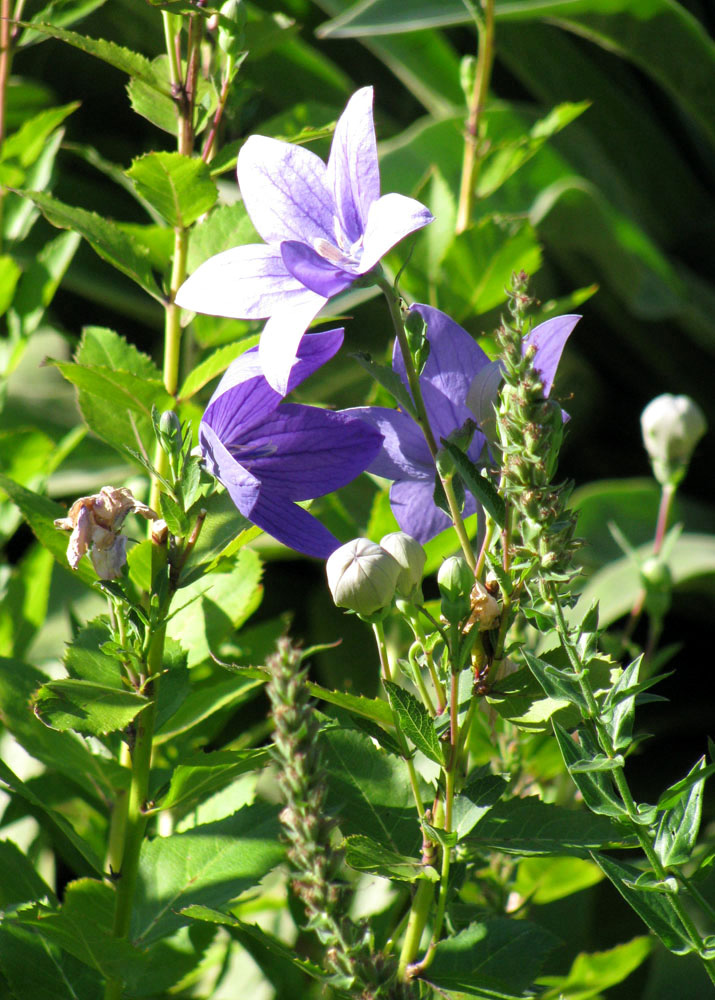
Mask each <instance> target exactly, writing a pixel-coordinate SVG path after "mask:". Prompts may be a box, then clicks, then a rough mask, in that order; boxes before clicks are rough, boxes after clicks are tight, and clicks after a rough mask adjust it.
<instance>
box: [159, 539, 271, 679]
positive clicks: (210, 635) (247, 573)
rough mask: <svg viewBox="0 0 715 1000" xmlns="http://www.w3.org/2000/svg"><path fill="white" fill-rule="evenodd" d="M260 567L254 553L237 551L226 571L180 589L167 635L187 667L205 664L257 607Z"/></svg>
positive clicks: (259, 594) (259, 601) (261, 590)
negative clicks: (184, 654) (185, 655)
mask: <svg viewBox="0 0 715 1000" xmlns="http://www.w3.org/2000/svg"><path fill="white" fill-rule="evenodd" d="M261 574H262V567H261V561H260V558H259V556H258V554H257V553H256V552H254V551H253V550H252V549H245V548H244V549H241V551H240V552H239V554H238V557H237V559H236V560H235V563H233V564H232V565H231V567H230V569H228V571H223V572H219V571H216V572H214V573H212V574H211V575H210V576H209V577H202V578H201V579H199V580H196V581H195V582H194V583H192V584H190V585H189V586H188V587H184V588H183V589H182V590H181V591H180V593H179V597H178V598H177V599H176V601H175V602H174V603H175V607H176V610H175V611H174V612H173V614H172V616H171V618H170V620H169V625H168V630H167V634H168V635H169V636H171V638H173V639H176V640H177V642H179V643H181V645H182V646H183V647H184V649H186V650H187V652H188V666H189V667H192V666H195V665H196V664H198V663H202V662H203V661H204V660H207V659H208V658H209V656H210V655H211V653H212V652H214V653H215V652H217V651H218V647H219V645H220V643H221V642H222V641H223V640H224V639H227V638H228V637H229V636H230V635H232V634H233V632H234V631H235V630H236V629H237V628H238V627H239V626H240V625H241V624H243V622H244V621H245V620H246V619H247V618H248V617H249V616H250V615H252V614H253V612H254V611H255V610H256V608H257V607H258V605H259V604H260V603H261V598H262V596H263V587H262V586H261Z"/></svg>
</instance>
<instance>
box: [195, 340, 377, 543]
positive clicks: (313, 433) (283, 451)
mask: <svg viewBox="0 0 715 1000" xmlns="http://www.w3.org/2000/svg"><path fill="white" fill-rule="evenodd" d="M342 342H343V331H342V330H327V331H325V332H324V333H315V334H306V335H305V336H303V338H302V340H301V341H300V343H299V345H298V349H297V359H296V360H295V361H294V363H293V367H292V369H291V372H290V376H289V379H288V390H289V391H290V390H292V389H294V388H295V387H296V386H297V385H299V384H300V383H301V382H302V381H303V380H304V379H306V378H307V377H308V376H309V375H311V374H312V373H313V372H314V371H316V369H318V368H319V367H320V366H321V365H322V364H324V363H325V362H326V361H328V360H330V358H332V357H333V355H334V354H335V353H336V352H337V351H338V350H339V349H340V345H341V344H342ZM282 399H283V397H282V395H281V394H280V393H278V392H276V391H275V389H273V388H271V386H270V385H269V384H268V382H267V380H266V378H265V376H264V374H263V372H262V370H261V367H260V363H259V358H258V348H255V347H254V348H251V350H249V351H246V353H245V354H242V355H241V357H239V358H237V359H236V361H234V362H233V364H232V365H231V366H230V367H229V368H228V370H227V371H226V373H225V375H224V376H223V378H222V379H221V382H220V383H219V386H218V388H217V389H216V392H215V393H214V394H213V396H212V397H211V400H210V402H209V405H208V406H207V408H206V412H205V413H204V416H203V419H202V421H201V425H200V427H199V444H200V446H201V451H202V453H203V457H204V460H205V462H206V465H207V468H208V469H209V471H210V472H212V473H213V475H215V476H216V478H217V479H219V480H220V481H221V482H222V483H223V485H224V486H225V487H226V489H227V490H228V492H229V495H230V496H231V499H232V500H233V502H234V503H235V504H236V506H237V507H238V509H239V511H240V512H241V514H243V516H244V517H246V518H248V520H249V521H252V522H253V523H254V524H257V525H258V526H259V527H260V528H263V530H264V531H267V532H268V534H270V535H273V537H274V538H277V539H278V540H279V541H281V542H283V543H284V544H285V545H288V546H290V547H291V548H293V549H297V551H298V552H303V553H305V554H306V555H309V556H316V557H318V558H320V559H325V558H327V557H328V556H329V555H330V553H331V552H333V551H334V549H336V548H338V546H339V545H340V542H339V541H338V539H337V538H335V536H334V535H333V534H331V532H329V531H328V530H327V528H325V527H324V526H323V525H322V524H321V523H320V522H319V521H317V520H316V518H314V517H313V516H312V514H309V513H308V512H307V511H306V510H304V509H303V508H302V507H298V506H297V505H296V501H299V500H309V499H312V498H313V497H319V496H324V495H325V494H326V493H331V492H332V491H333V490H336V489H338V488H339V487H341V486H345V484H346V483H349V482H350V480H352V479H354V478H355V477H356V476H357V475H359V474H360V473H361V472H363V470H364V469H365V468H367V466H368V465H369V464H370V462H372V461H373V459H374V458H375V456H376V455H377V453H378V451H379V449H380V443H381V440H382V439H381V436H380V434H379V433H378V432H377V431H376V430H375V429H373V427H371V426H369V425H368V424H366V423H365V422H364V421H362V420H359V419H356V418H355V417H353V416H350V415H349V414H346V413H335V412H332V411H330V410H322V409H319V408H318V407H316V406H302V405H299V404H295V403H283V402H282Z"/></svg>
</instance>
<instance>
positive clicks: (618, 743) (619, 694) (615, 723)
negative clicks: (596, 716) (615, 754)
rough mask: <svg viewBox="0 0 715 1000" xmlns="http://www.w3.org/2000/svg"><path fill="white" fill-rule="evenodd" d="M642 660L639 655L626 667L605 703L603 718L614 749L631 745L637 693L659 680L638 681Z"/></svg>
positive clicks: (621, 748)
mask: <svg viewBox="0 0 715 1000" xmlns="http://www.w3.org/2000/svg"><path fill="white" fill-rule="evenodd" d="M641 660H642V657H641V656H639V657H638V658H637V659H635V660H634V661H633V662H632V663H631V664H629V665H628V666H627V667H626V669H625V670H624V671H623V673H622V674H621V676H620V677H619V678H618V680H617V681H616V683H615V684H614V685H613V687H612V688H611V690H610V691H609V692H608V695H607V696H606V698H605V700H604V703H603V712H602V719H603V722H604V725H605V726H606V729H607V730H608V734H609V736H610V737H611V742H612V744H613V748H614V750H625V749H627V748H628V747H629V746H630V745H631V743H632V741H633V717H634V714H635V704H636V695H637V694H638V693H639V692H640V691H642V690H644V688H646V687H649V686H650V684H652V683H655V682H656V680H657V678H649V680H647V681H645V682H644V683H643V684H639V683H638V672H639V670H640V665H641Z"/></svg>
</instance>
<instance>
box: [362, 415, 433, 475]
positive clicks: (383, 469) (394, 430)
mask: <svg viewBox="0 0 715 1000" xmlns="http://www.w3.org/2000/svg"><path fill="white" fill-rule="evenodd" d="M342 412H343V413H348V414H350V416H354V417H359V418H360V420H363V421H364V422H365V423H368V424H370V425H371V426H372V427H374V428H375V430H377V431H379V432H380V434H382V436H383V442H382V448H381V449H380V451H379V452H378V454H377V455H376V457H375V459H374V460H373V461H372V463H371V464H370V466H369V468H368V472H371V473H372V474H373V475H375V476H382V477H383V478H384V479H405V478H406V477H409V478H417V479H426V480H428V481H429V482H430V483H433V482H434V475H435V467H434V462H433V461H432V456H431V455H430V450H429V448H428V447H427V442H426V441H425V438H424V434H423V433H422V431H421V430H420V428H419V425H418V424H417V423H416V421H414V420H413V419H412V417H409V416H408V415H407V414H406V413H403V412H402V411H401V410H390V409H388V408H387V407H385V406H356V407H353V408H352V409H349V410H343V411H342Z"/></svg>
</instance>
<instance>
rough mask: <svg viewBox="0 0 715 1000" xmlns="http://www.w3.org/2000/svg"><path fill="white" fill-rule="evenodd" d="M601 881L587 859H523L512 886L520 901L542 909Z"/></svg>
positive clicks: (598, 869) (595, 869)
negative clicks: (526, 901)
mask: <svg viewBox="0 0 715 1000" xmlns="http://www.w3.org/2000/svg"><path fill="white" fill-rule="evenodd" d="M602 879H603V872H602V871H601V869H600V868H599V867H598V865H596V864H595V863H594V862H593V861H590V860H587V859H586V858H524V859H523V860H522V861H521V862H520V864H519V869H518V871H517V876H516V880H515V881H514V883H513V888H514V892H516V893H518V894H519V895H520V896H521V897H522V899H524V900H528V901H529V902H530V903H535V904H536V905H537V906H543V905H544V904H546V903H553V902H554V901H555V900H557V899H563V898H564V897H565V896H570V895H572V894H573V893H574V892H580V891H581V890H582V889H588V888H589V886H592V885H596V884H597V883H598V882H600V881H601V880H602Z"/></svg>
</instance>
